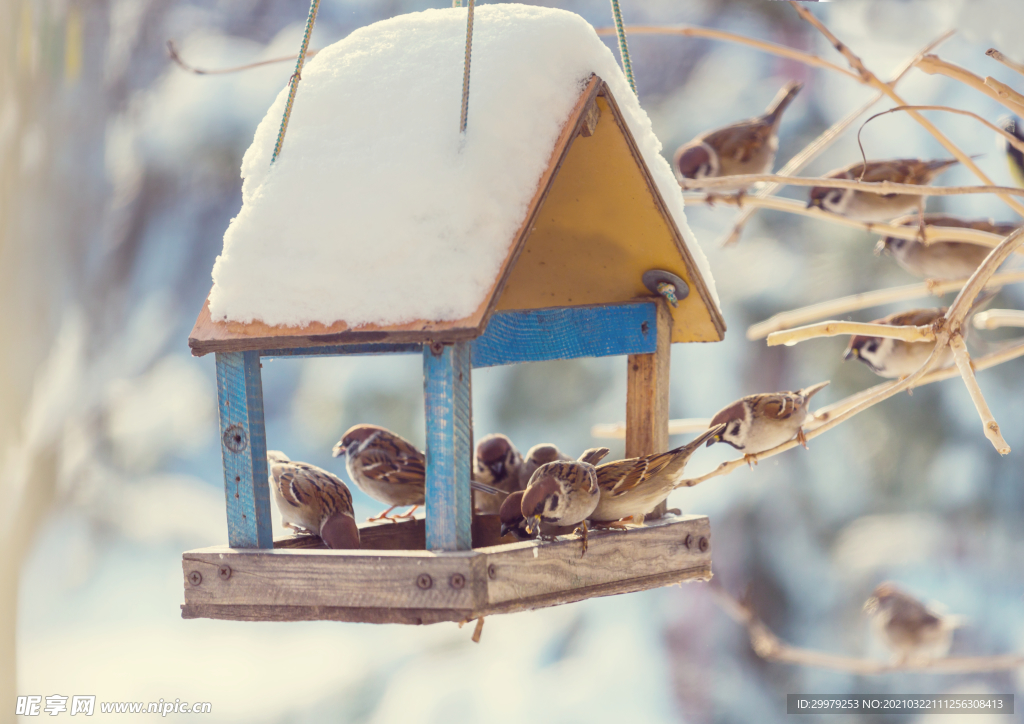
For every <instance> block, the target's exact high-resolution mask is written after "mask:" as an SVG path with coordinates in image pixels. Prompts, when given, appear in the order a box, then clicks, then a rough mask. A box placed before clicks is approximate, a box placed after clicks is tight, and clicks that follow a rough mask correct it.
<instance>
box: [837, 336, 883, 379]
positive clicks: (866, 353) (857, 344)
mask: <svg viewBox="0 0 1024 724" xmlns="http://www.w3.org/2000/svg"><path fill="white" fill-rule="evenodd" d="M892 347H893V340H891V339H888V338H885V337H866V336H864V335H860V334H858V335H855V336H853V337H850V344H849V345H848V346H847V348H846V353H845V354H843V359H844V360H850V359H858V360H860V361H861V362H863V363H864V364H866V365H867V366H868V367H870V368H871V369H872V370H874V371H875V372H881V371H882V370H884V369H885V358H886V357H887V356H888V355H889V353H890V352H891V351H892Z"/></svg>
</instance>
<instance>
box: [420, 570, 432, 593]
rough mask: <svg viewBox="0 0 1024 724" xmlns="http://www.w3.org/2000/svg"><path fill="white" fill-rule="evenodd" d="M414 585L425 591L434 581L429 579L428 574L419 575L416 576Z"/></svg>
mask: <svg viewBox="0 0 1024 724" xmlns="http://www.w3.org/2000/svg"><path fill="white" fill-rule="evenodd" d="M416 585H417V586H419V587H420V588H421V589H423V590H424V591H426V590H427V589H428V588H430V587H431V586H433V585H434V579H433V578H431V577H430V574H428V573H421V574H420V575H418V576H416Z"/></svg>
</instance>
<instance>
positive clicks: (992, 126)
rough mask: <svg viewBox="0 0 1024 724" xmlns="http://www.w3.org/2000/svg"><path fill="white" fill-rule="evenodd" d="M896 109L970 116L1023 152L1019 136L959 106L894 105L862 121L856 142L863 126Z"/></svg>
mask: <svg viewBox="0 0 1024 724" xmlns="http://www.w3.org/2000/svg"><path fill="white" fill-rule="evenodd" d="M896 111H945V112H946V113H956V114H957V115H960V116H969V117H971V118H974V119H975V120H977V121H981V123H983V124H984V125H985V126H987V127H988V128H990V129H991V130H993V131H995V132H996V133H998V134H999V135H1000V136H1002V137H1003V138H1005V139H1006V142H1007V143H1009V144H1010V145H1011V146H1013V147H1014V148H1016V149H1017V150H1018V151H1020V152H1021V153H1024V141H1022V140H1020V139H1019V138H1017V137H1016V136H1015V135H1013V134H1012V133H1008V132H1007V131H1005V130H1003V129H1002V128H1000V127H999V126H997V125H996V124H994V123H990V122H989V121H986V120H985V119H984V118H982V117H981V116H979V115H978V114H977V113H971V112H970V111H963V110H960V109H959V108H950V107H949V106H896V107H895V108H890V109H889V110H887V111H882V112H881V113H876V114H875V115H873V116H871V118H869V119H867V120H866V121H864V123H863V124H862V125H861V127H860V130H858V131H857V142H858V143H860V132H861V131H863V130H864V126H866V125H868V123H870V122H871V121H873V120H874V119H876V118H878V117H879V116H884V115H886V114H888V113H895V112H896ZM863 151H864V148H863V146H862V147H861V153H862V154H863Z"/></svg>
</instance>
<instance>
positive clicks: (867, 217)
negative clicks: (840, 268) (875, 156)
mask: <svg viewBox="0 0 1024 724" xmlns="http://www.w3.org/2000/svg"><path fill="white" fill-rule="evenodd" d="M957 163H960V162H959V161H957V160H956V159H948V160H942V161H921V160H919V159H916V158H897V159H892V160H889V161H868V163H867V170H866V171H865V170H864V164H862V163H860V162H858V163H852V164H850V165H849V166H844V167H843V168H840V169H836V170H835V171H830V172H829V173H827V174H825V175H824V176H823V178H836V179H852V180H854V181H866V182H874V181H892V182H893V183H899V184H918V185H922V186H924V185H927V184H930V183H931V182H932V180H933V179H934V178H935V177H936V176H938V175H939V174H940V173H942V172H943V171H945V170H946V169H947V168H949V167H950V166H952V165H954V164H957ZM862 172H863V176H864V177H863V178H861V173H862ZM923 199H924V197H922V196H912V195H910V194H873V193H869V192H867V191H858V190H856V189H830V188H826V187H824V186H815V187H813V188H812V189H811V198H810V200H809V201H808V202H807V207H808V208H810V207H812V206H816V207H818V208H819V209H823V210H825V211H831V212H832V213H834V214H840V215H841V216H845V217H846V218H848V219H854V220H855V221H888V220H889V219H894V218H896V217H897V216H902V215H903V214H907V213H910V212H911V211H913V210H914V209H917V208H919V207H920V206H921V204H922V203H923Z"/></svg>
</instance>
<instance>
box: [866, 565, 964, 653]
mask: <svg viewBox="0 0 1024 724" xmlns="http://www.w3.org/2000/svg"><path fill="white" fill-rule="evenodd" d="M864 611H865V613H867V614H868V615H870V616H871V617H872V619H873V622H874V628H875V632H876V634H877V635H878V637H879V638H880V639H881V640H882V642H883V643H884V644H885V645H886V647H887V648H889V650H891V651H892V652H893V654H895V656H896V660H897V662H898V663H900V664H903V663H906V662H907V661H909V660H911V659H938V658H942V657H943V656H945V655H946V654H947V653H949V646H950V644H951V643H952V642H953V631H954V630H955V629H957V628H959V627H960V626H962V625H963V623H962V620H961V619H960V618H959V617H958V616H947V615H944V614H940V613H937V612H935V611H931V610H929V609H928V607H927V606H925V605H924V604H923V603H921V602H920V601H918V600H917V599H916V598H914V597H913V596H911V595H910V594H908V593H906V592H904V591H901V590H900V589H899V588H897V587H896V585H895V584H893V583H883V584H881V585H880V586H878V588H876V589H875V591H874V593H873V594H872V596H871V598H869V599H868V600H867V601H865V602H864Z"/></svg>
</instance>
